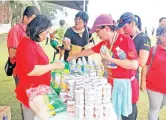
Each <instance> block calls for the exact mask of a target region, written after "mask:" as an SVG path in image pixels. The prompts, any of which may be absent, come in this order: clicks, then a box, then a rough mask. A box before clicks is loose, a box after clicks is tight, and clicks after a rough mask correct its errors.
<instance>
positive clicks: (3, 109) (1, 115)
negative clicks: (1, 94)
mask: <svg viewBox="0 0 166 120" xmlns="http://www.w3.org/2000/svg"><path fill="white" fill-rule="evenodd" d="M0 120H11V111H10V107H9V106H0Z"/></svg>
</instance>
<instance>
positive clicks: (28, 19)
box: [24, 15, 36, 24]
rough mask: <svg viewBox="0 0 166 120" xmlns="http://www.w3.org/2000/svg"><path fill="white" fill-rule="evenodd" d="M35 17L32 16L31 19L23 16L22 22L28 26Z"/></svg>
mask: <svg viewBox="0 0 166 120" xmlns="http://www.w3.org/2000/svg"><path fill="white" fill-rule="evenodd" d="M35 17H36V15H32V16H31V17H27V16H24V21H25V23H26V24H29V23H30V22H31V21H32V20H33V19H34V18H35Z"/></svg>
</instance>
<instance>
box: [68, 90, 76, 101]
mask: <svg viewBox="0 0 166 120" xmlns="http://www.w3.org/2000/svg"><path fill="white" fill-rule="evenodd" d="M67 96H68V98H67V100H70V101H72V100H74V99H75V94H74V92H67Z"/></svg>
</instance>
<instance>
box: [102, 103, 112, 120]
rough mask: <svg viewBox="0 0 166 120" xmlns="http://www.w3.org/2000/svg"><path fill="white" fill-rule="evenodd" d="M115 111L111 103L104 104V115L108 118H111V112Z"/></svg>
mask: <svg viewBox="0 0 166 120" xmlns="http://www.w3.org/2000/svg"><path fill="white" fill-rule="evenodd" d="M112 109H113V105H112V104H111V103H107V104H103V114H104V116H105V117H106V118H110V112H111V111H112Z"/></svg>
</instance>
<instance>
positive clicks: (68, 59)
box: [67, 56, 77, 62]
mask: <svg viewBox="0 0 166 120" xmlns="http://www.w3.org/2000/svg"><path fill="white" fill-rule="evenodd" d="M73 59H77V57H76V56H69V57H68V58H67V61H69V62H70V61H71V60H73Z"/></svg>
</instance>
